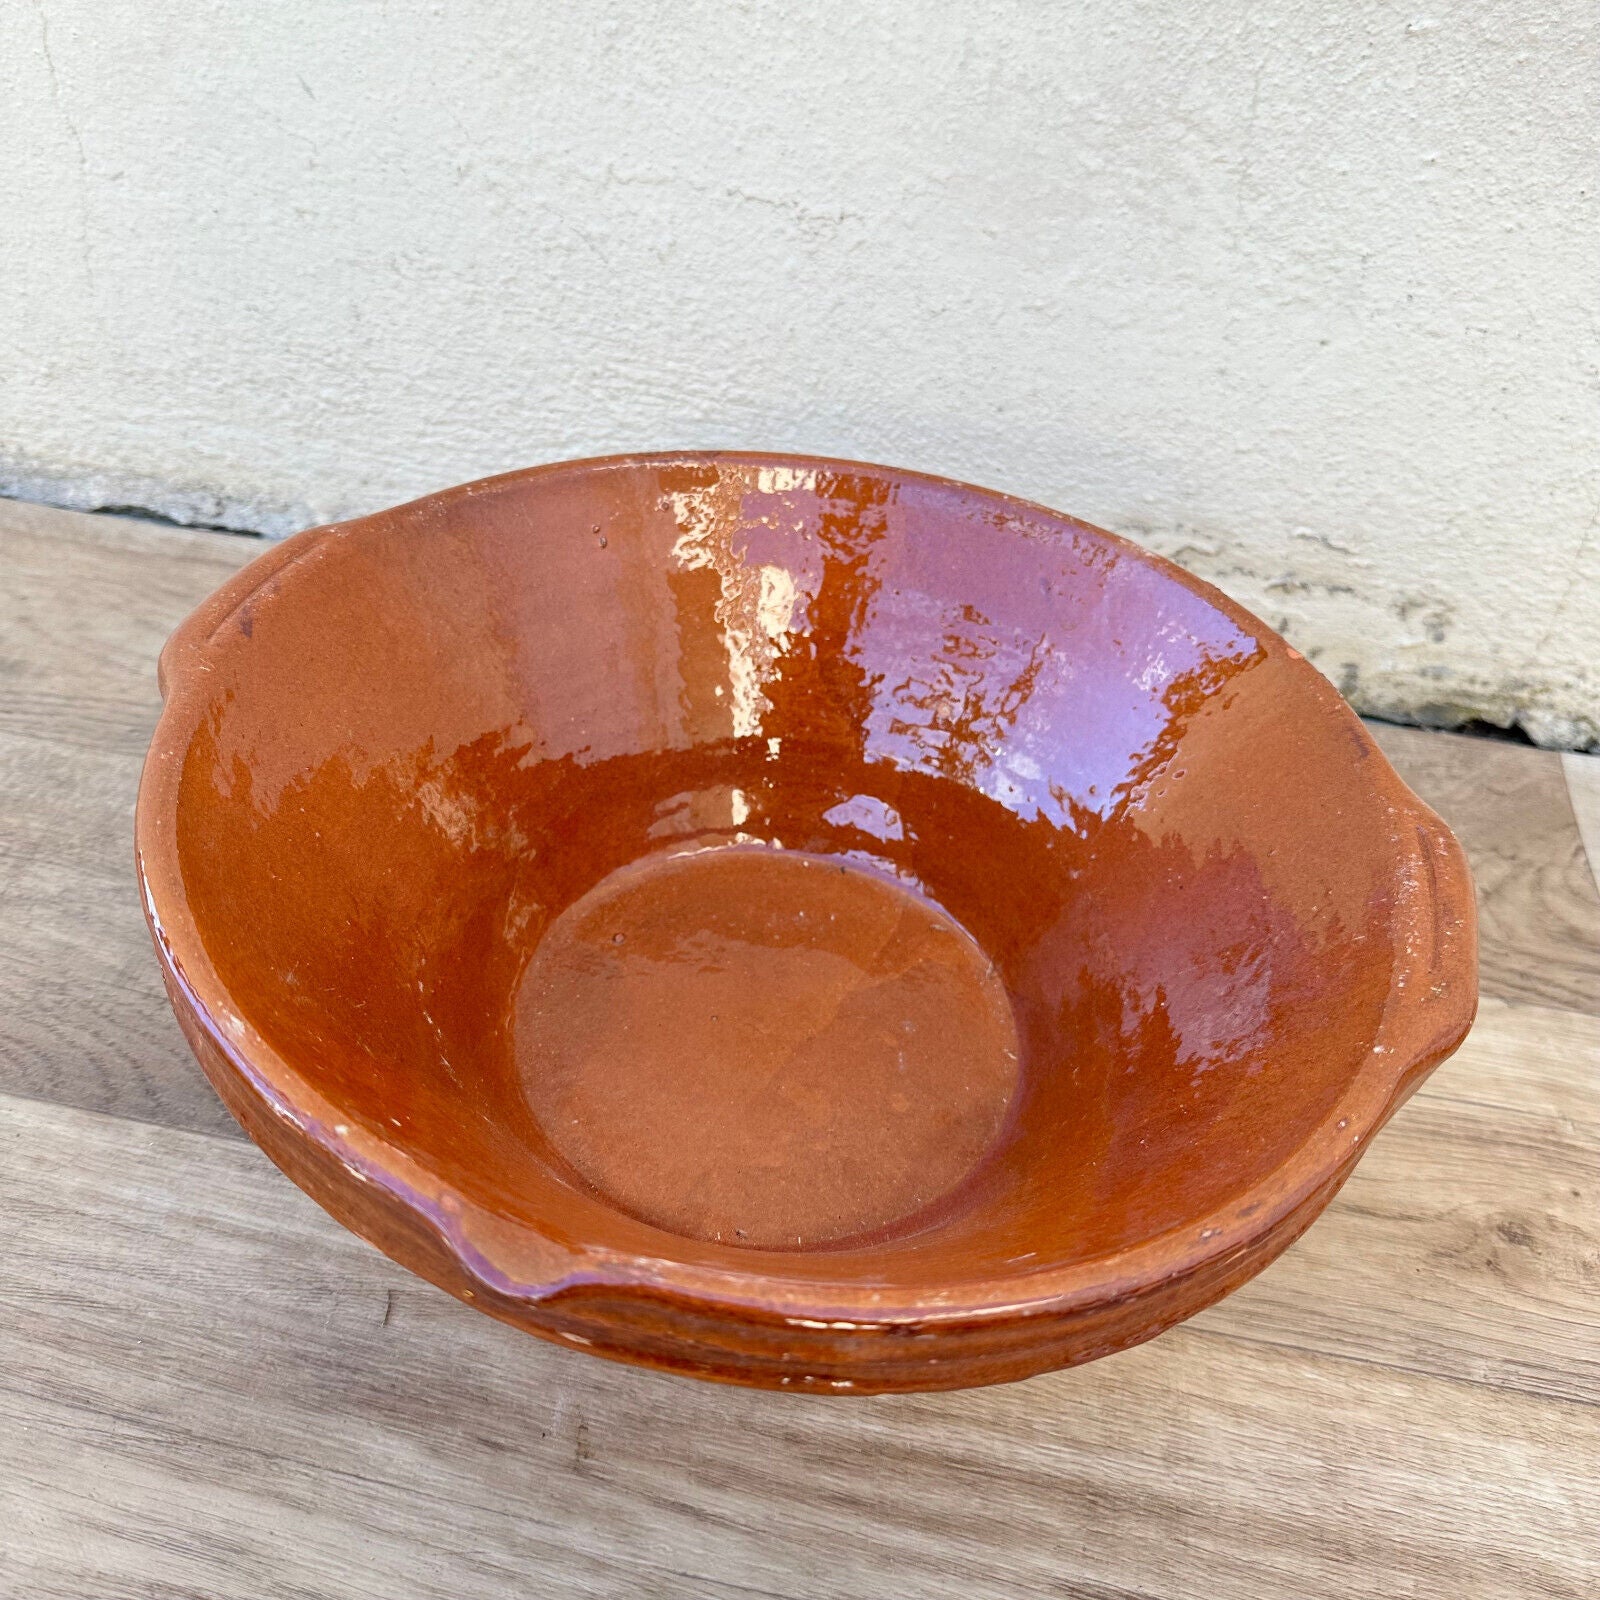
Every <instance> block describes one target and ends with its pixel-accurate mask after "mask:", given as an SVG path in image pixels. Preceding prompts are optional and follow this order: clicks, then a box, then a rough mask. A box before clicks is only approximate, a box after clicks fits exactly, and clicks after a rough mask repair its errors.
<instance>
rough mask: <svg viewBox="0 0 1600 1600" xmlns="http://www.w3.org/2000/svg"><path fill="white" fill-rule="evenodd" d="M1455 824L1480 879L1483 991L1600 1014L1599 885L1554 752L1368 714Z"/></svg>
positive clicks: (1405, 770)
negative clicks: (1397, 724)
mask: <svg viewBox="0 0 1600 1600" xmlns="http://www.w3.org/2000/svg"><path fill="white" fill-rule="evenodd" d="M1368 728H1369V730H1370V731H1371V733H1372V734H1373V736H1374V737H1375V738H1376V739H1377V741H1378V743H1379V744H1380V745H1381V746H1382V747H1383V752H1384V754H1385V755H1386V756H1388V758H1389V760H1390V761H1391V762H1393V764H1394V766H1395V769H1396V770H1397V771H1398V772H1399V774H1400V776H1401V777H1402V778H1404V779H1405V781H1406V782H1407V783H1408V784H1410V786H1411V787H1412V788H1413V789H1414V790H1415V791H1416V792H1417V793H1418V794H1419V795H1420V796H1421V797H1422V798H1423V799H1424V800H1426V801H1427V802H1428V804H1429V805H1430V806H1432V807H1433V808H1434V810H1435V811H1437V812H1438V813H1439V815H1440V816H1441V817H1443V818H1444V820H1445V821H1446V822H1447V823H1449V825H1450V826H1451V828H1452V829H1453V830H1454V831H1455V834H1456V837H1457V838H1458V839H1460V841H1461V843H1462V845H1463V846H1464V847H1465V849H1466V852H1467V857H1468V859H1469V860H1470V861H1471V863H1472V875H1473V878H1474V879H1475V880H1476V882H1477V886H1478V937H1479V965H1480V979H1481V983H1482V988H1483V992H1484V993H1485V994H1487V995H1495V996H1498V997H1499V998H1501V999H1505V1000H1527V1001H1531V1002H1532V1003H1534V1004H1535V1005H1546V1006H1557V1007H1563V1008H1566V1009H1568V1010H1573V1011H1584V1012H1587V1013H1589V1014H1590V1015H1591V1016H1594V1015H1600V889H1597V887H1596V884H1595V880H1594V878H1593V877H1592V876H1591V874H1590V872H1589V868H1588V863H1587V861H1586V859H1585V855H1584V848H1583V840H1582V837H1581V835H1580V834H1579V831H1578V823H1577V819H1576V818H1575V817H1574V815H1573V808H1572V801H1571V799H1570V798H1569V795H1568V789H1567V781H1566V778H1565V776H1564V774H1563V770H1562V759H1561V756H1560V755H1559V753H1557V752H1556V751H1553V750H1534V749H1532V748H1530V747H1529V746H1527V745H1520V744H1511V743H1509V742H1505V741H1501V740H1496V739H1474V738H1470V737H1467V736H1465V735H1461V734H1452V733H1434V732H1428V731H1425V730H1423V729H1420V728H1399V727H1395V726H1393V725H1391V724H1387V723H1380V722H1373V723H1369V724H1368Z"/></svg>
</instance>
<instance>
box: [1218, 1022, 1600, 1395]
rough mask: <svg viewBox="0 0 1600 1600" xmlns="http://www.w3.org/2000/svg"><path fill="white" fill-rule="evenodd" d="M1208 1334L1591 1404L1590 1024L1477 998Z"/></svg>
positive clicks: (1593, 1086)
mask: <svg viewBox="0 0 1600 1600" xmlns="http://www.w3.org/2000/svg"><path fill="white" fill-rule="evenodd" d="M1202 1323H1203V1325H1204V1326H1205V1327H1206V1328H1207V1329H1209V1330H1211V1331H1214V1332H1219V1333H1226V1334H1228V1335H1229V1336H1230V1337H1233V1338H1238V1339H1243V1340H1248V1341H1252V1342H1258V1343H1269V1344H1274V1345H1280V1346H1285V1347H1293V1348H1306V1349H1314V1350H1316V1351H1318V1352H1321V1353H1323V1354H1327V1355H1338V1356H1344V1357H1347V1358H1348V1359H1350V1360H1359V1361H1366V1362H1379V1363H1382V1364H1384V1365H1386V1366H1390V1367H1393V1368H1397V1369H1403V1370H1407V1371H1415V1372H1427V1373H1431V1374H1433V1375H1435V1376H1438V1377H1444V1378H1451V1379H1455V1380H1461V1381H1469V1382H1474V1383H1485V1384H1492V1385H1495V1386H1497V1387H1501V1388H1506V1389H1514V1390H1518V1391H1521V1392H1524V1393H1527V1394H1532V1395H1544V1396H1548V1397H1551V1398H1560V1399H1565V1400H1572V1401H1577V1402H1581V1403H1584V1404H1588V1405H1600V1019H1596V1018H1593V1017H1589V1016H1585V1015H1582V1014H1580V1013H1576V1012H1561V1011H1545V1010H1539V1009H1536V1008H1534V1007H1531V1006H1522V1005H1516V1004H1509V1003H1507V1002H1505V1001H1501V1000H1485V1001H1484V1002H1483V1005H1482V1009H1481V1011H1480V1013H1479V1016H1478V1021H1477V1024H1476V1026H1475V1027H1474V1028H1473V1031H1472V1033H1471V1034H1470V1035H1469V1036H1468V1039H1467V1042H1466V1043H1465V1044H1464V1045H1463V1046H1462V1048H1461V1050H1460V1051H1459V1052H1458V1053H1457V1054H1456V1055H1455V1056H1453V1057H1452V1058H1451V1059H1450V1060H1449V1061H1447V1062H1446V1063H1445V1064H1444V1065H1443V1066H1442V1067H1440V1068H1439V1070H1438V1071H1437V1072H1436V1073H1435V1074H1434V1075H1433V1076H1432V1077H1431V1078H1430V1079H1429V1080H1428V1082H1427V1083H1426V1084H1425V1085H1424V1086H1423V1087H1422V1089H1421V1090H1419V1091H1418V1093H1417V1094H1416V1095H1415V1097H1414V1098H1413V1099H1412V1100H1411V1101H1410V1103H1409V1104H1408V1105H1406V1106H1405V1107H1403V1108H1402V1110H1401V1111H1400V1112H1399V1114H1398V1115H1397V1116H1396V1117H1395V1119H1394V1120H1393V1121H1392V1122H1391V1123H1390V1124H1389V1126H1388V1127H1387V1128H1385V1129H1384V1131H1383V1132H1382V1133H1381V1134H1380V1135H1379V1136H1378V1138H1377V1139H1376V1140H1375V1141H1374V1142H1373V1146H1372V1149H1371V1150H1370V1151H1369V1152H1368V1154H1367V1155H1366V1156H1365V1157H1364V1158H1363V1159H1362V1162H1361V1164H1360V1166H1359V1167H1358V1168H1357V1169H1356V1174H1355V1176H1354V1177H1353V1178H1352V1179H1351V1180H1350V1182H1349V1183H1348V1184H1347V1185H1346V1186H1345V1188H1344V1190H1343V1192H1342V1193H1341V1194H1340V1195H1339V1196H1338V1197H1337V1198H1336V1199H1335V1201H1334V1202H1333V1205H1332V1207H1331V1208H1330V1209H1329V1211H1328V1213H1327V1215H1326V1217H1325V1218H1324V1220H1323V1221H1322V1222H1321V1223H1319V1224H1318V1225H1317V1226H1315V1227H1313V1228H1312V1229H1311V1231H1310V1232H1309V1233H1308V1234H1307V1235H1306V1236H1305V1237H1304V1238H1303V1239H1302V1240H1301V1241H1300V1243H1299V1244H1298V1245H1296V1247H1295V1248H1294V1249H1293V1250H1291V1251H1290V1252H1289V1253H1288V1254H1287V1255H1286V1256H1285V1257H1284V1258H1283V1259H1282V1260H1281V1261H1280V1262H1279V1263H1278V1264H1277V1266H1275V1267H1274V1268H1273V1269H1272V1270H1271V1271H1269V1272H1267V1273H1265V1274H1264V1275H1263V1276H1262V1277H1261V1278H1259V1279H1257V1280H1256V1281H1255V1282H1254V1283H1252V1284H1251V1285H1249V1286H1248V1288H1246V1289H1245V1290H1244V1291H1242V1292H1241V1293H1239V1294H1237V1295H1235V1296H1233V1297H1232V1298H1231V1299H1228V1300H1225V1301H1223V1302H1222V1304H1221V1305H1219V1306H1217V1307H1215V1308H1213V1309H1212V1310H1211V1311H1210V1312H1208V1313H1207V1314H1206V1316H1205V1318H1204V1319H1202Z"/></svg>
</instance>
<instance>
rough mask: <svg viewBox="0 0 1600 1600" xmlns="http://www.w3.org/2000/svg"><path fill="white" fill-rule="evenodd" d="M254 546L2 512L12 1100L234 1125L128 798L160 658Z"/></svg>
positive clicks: (1, 698) (3, 933)
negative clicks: (158, 909)
mask: <svg viewBox="0 0 1600 1600" xmlns="http://www.w3.org/2000/svg"><path fill="white" fill-rule="evenodd" d="M261 548H262V546H261V543H260V541H258V540H253V539H238V538H231V537H229V536H227V535H224V534H207V533H189V532H184V531H182V530H178V529H171V528H164V527H158V526H156V525H154V524H149V523H139V522H135V521H132V520H131V519H125V518H118V517H93V516H82V515H78V514H76V513H74V512H69V511H54V510H50V509H47V508H44V507H39V506H29V505H24V504H21V503H19V502H16V501H4V500H0V575H3V576H0V952H4V959H0V1090H8V1091H10V1092H13V1093H20V1094H30V1095H39V1096H42V1097H44V1098H47V1099H52V1100H58V1101H61V1102H63V1103H65V1104H69V1105H79V1106H86V1107H90V1108H93V1109H96V1110H101V1111H108V1112H115V1113H119V1114H121V1115H124V1116H131V1117H140V1118H145V1119H149V1120H153V1121H159V1122H164V1123H168V1124H171V1125H172V1126H175V1127H187V1128H200V1129H207V1130H211V1131H215V1132H227V1133H233V1132H235V1131H236V1129H235V1125H234V1123H233V1120H232V1119H231V1118H230V1117H229V1116H228V1115H227V1113H226V1112H225V1111H223V1109H222V1107H221V1106H220V1104H219V1103H218V1102H217V1099H216V1096H215V1095H214V1094H213V1093H212V1092H211V1089H210V1086H209V1085H208V1084H207V1083H206V1081H205V1079H204V1077H203V1076H202V1074H201V1072H200V1070H199V1068H198V1066H196V1065H195V1063H194V1062H193V1060H192V1059H191V1058H190V1056H189V1052H188V1050H187V1048H186V1047H185V1045H184V1043H183V1038H182V1035H181V1034H180V1033H179V1032H178V1028H177V1024H176V1023H175V1022H174V1021H173V1018H172V1014H171V1012H170V1010H169V1009H168V1006H167V1002H166V996H165V994H164V993H163V991H162V988H161V982H160V978H159V976H158V974H157V972H156V970H155V965H154V961H153V958H152V956H151V952H150V942H149V936H148V935H147V934H146V932H145V929H144V918H143V916H142V915H141V914H140V911H139V900H138V889H137V886H136V884H135V880H134V872H133V842H132V841H133V800H134V794H135V792H136V790H137V788H138V782H139V767H140V764H141V762H142V761H143V758H144V749H145V746H146V744H147V743H148V742H149V738H150V732H151V729H152V728H153V727H154V726H155V720H156V716H157V714H158V712H159V710H160V705H161V700H160V696H159V694H158V693H157V690H156V680H155V659H156V655H157V652H158V651H159V650H160V648H161V645H162V643H163V641H164V640H165V639H166V636H167V634H168V633H169V632H170V631H171V629H172V627H173V625H174V624H175V623H176V622H177V621H178V620H179V619H180V618H181V617H183V616H184V615H185V614H186V613H187V612H188V611H189V610H190V609H191V608H192V607H193V606H194V605H195V604H196V603H197V602H198V601H199V600H201V599H202V598H203V597H204V596H205V595H207V594H209V593H210V592H211V590H212V589H214V588H215V587H216V586H217V585H218V584H219V583H221V582H222V581H223V579H224V578H226V577H227V576H228V575H229V574H230V573H232V572H233V571H235V570H236V569H237V568H238V567H239V566H240V565H242V564H243V563H244V562H245V561H246V560H248V559H249V558H250V557H251V556H252V555H254V554H256V553H257V552H258V551H260V549H261Z"/></svg>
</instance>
